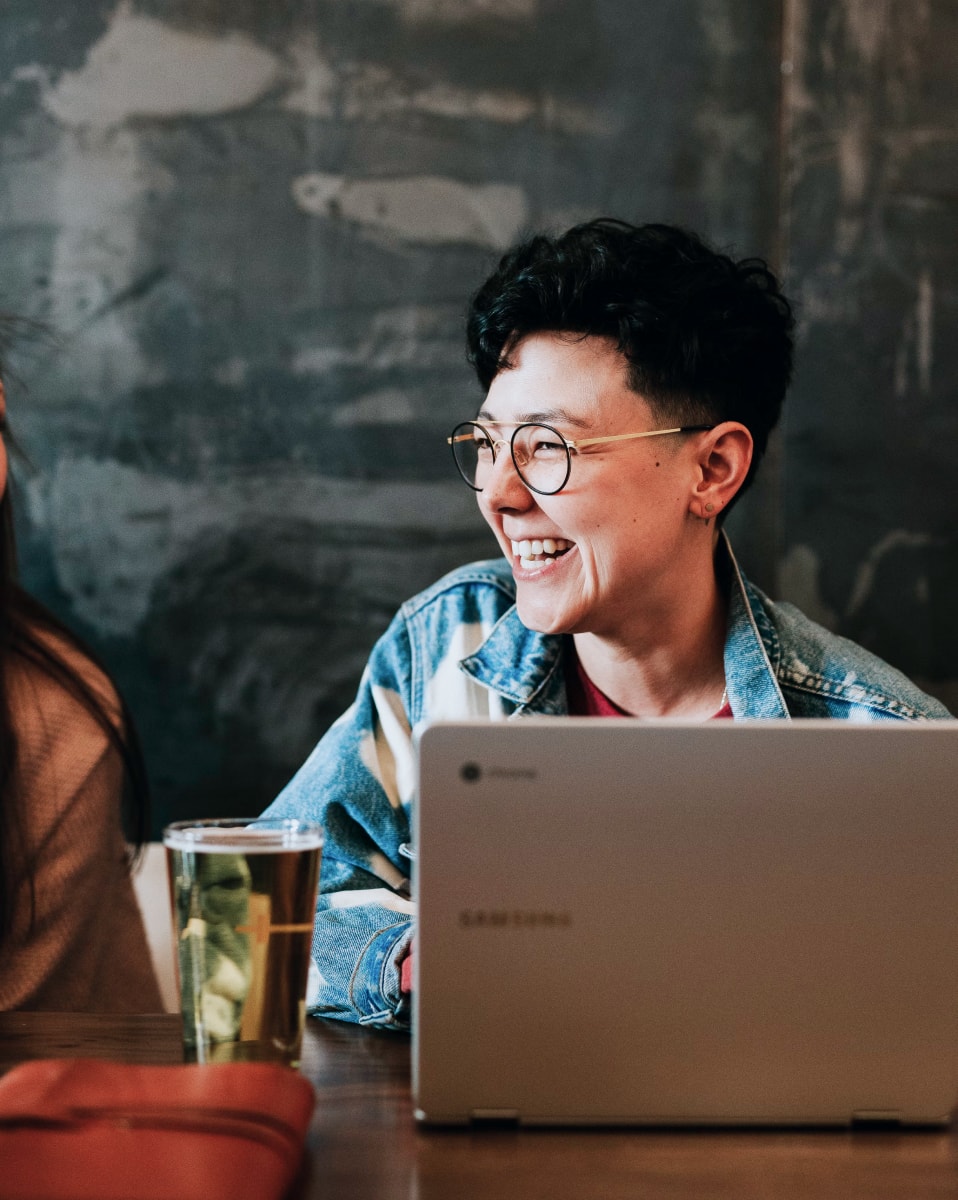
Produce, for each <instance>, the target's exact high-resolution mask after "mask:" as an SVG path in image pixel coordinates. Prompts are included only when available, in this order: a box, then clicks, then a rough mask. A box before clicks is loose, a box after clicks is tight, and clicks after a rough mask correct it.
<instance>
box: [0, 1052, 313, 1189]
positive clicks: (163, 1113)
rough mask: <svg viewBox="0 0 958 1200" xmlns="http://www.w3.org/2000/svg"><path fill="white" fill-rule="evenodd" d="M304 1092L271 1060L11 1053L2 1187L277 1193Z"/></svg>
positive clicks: (2, 1118) (300, 1122)
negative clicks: (192, 1061)
mask: <svg viewBox="0 0 958 1200" xmlns="http://www.w3.org/2000/svg"><path fill="white" fill-rule="evenodd" d="M314 1103H315V1096H314V1094H313V1089H312V1086H311V1085H310V1083H309V1081H308V1080H306V1079H304V1078H303V1076H302V1075H300V1074H299V1073H298V1072H296V1071H294V1070H292V1069H291V1068H289V1067H280V1066H275V1065H272V1064H269V1063H223V1064H211V1065H204V1066H198V1065H184V1066H170V1067H147V1066H134V1065H131V1064H128V1063H115V1062H102V1061H100V1060H99V1059H82V1058H68V1059H38V1060H36V1061H34V1062H26V1063H21V1064H20V1065H19V1066H17V1067H14V1068H13V1069H12V1070H11V1071H8V1072H7V1074H6V1075H4V1076H3V1078H0V1197H3V1200H221V1198H222V1200H237V1197H241V1196H251V1197H256V1200H279V1198H280V1197H282V1196H283V1195H284V1194H285V1193H286V1192H287V1190H288V1189H289V1188H290V1186H291V1184H292V1183H293V1180H294V1179H295V1178H296V1175H297V1172H298V1169H299V1166H300V1163H301V1161H302V1157H303V1147H304V1144H305V1137H306V1130H307V1128H308V1127H309V1120H310V1116H311V1115H312V1111H313V1105H314Z"/></svg>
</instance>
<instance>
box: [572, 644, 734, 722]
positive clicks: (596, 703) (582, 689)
mask: <svg viewBox="0 0 958 1200" xmlns="http://www.w3.org/2000/svg"><path fill="white" fill-rule="evenodd" d="M565 690H566V698H567V701H568V705H569V716H570V717H628V716H630V714H629V713H627V712H626V711H625V709H624V708H619V706H618V704H614V703H613V702H612V701H611V700H610V699H609V697H608V696H607V695H606V694H605V693H604V692H600V691H599V689H598V688H597V687H596V686H595V684H594V683H593V682H592V680H591V679H590V678H589V676H588V675H586V673H585V671H584V670H583V669H582V663H581V662H580V661H579V656H578V654H576V652H575V646H574V644H573V643H572V640H571V638H570V640H569V645H568V646H567V647H566V660H565ZM722 717H724V718H728V719H731V718H732V706H731V704H729V702H728V700H726V701H725V703H724V704H723V705H722V707H721V708H720V709H719V710H718V712H717V713H715V714H714V716H713V717H712V718H711V719H712V720H713V721H715V720H718V719H719V718H722Z"/></svg>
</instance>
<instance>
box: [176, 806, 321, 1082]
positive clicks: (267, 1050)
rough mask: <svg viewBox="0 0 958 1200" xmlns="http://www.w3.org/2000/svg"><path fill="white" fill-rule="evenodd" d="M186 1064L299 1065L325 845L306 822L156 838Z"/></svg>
mask: <svg viewBox="0 0 958 1200" xmlns="http://www.w3.org/2000/svg"><path fill="white" fill-rule="evenodd" d="M163 841H164V844H165V846H166V853H167V863H168V866H169V878H170V900H171V903H172V907H173V928H174V931H175V935H176V939H177V954H176V962H177V974H178V979H179V989H180V999H181V1007H182V1012H183V1042H184V1057H185V1058H186V1060H187V1061H193V1062H235V1061H240V1060H255V1061H263V1060H266V1061H274V1062H282V1063H286V1064H288V1065H290V1066H298V1065H299V1057H300V1048H301V1046H302V1040H303V1025H304V1022H305V1015H306V979H307V975H308V973H309V960H310V948H311V945H312V933H313V917H314V913H315V909H316V889H317V886H318V883H319V867H320V858H321V854H322V844H323V843H322V835H321V832H320V829H319V827H318V826H316V825H310V824H307V823H305V822H303V821H295V820H278V819H277V820H272V819H260V820H256V821H246V820H219V821H180V822H177V823H176V824H173V825H170V826H168V827H167V828H166V829H165V830H164V832H163Z"/></svg>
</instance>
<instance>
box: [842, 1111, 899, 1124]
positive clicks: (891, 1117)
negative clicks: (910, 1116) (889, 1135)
mask: <svg viewBox="0 0 958 1200" xmlns="http://www.w3.org/2000/svg"><path fill="white" fill-rule="evenodd" d="M851 1124H852V1127H853V1128H858V1129H861V1128H862V1127H866V1128H868V1129H897V1128H898V1127H899V1126H900V1125H901V1124H902V1119H901V1113H900V1112H899V1111H898V1110H897V1109H894V1108H859V1109H857V1110H856V1111H855V1112H853V1113H852V1120H851Z"/></svg>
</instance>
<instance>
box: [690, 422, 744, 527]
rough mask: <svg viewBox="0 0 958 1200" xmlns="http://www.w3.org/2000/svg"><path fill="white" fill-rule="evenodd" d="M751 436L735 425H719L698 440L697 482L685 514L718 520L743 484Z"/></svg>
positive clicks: (726, 423)
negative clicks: (687, 512)
mask: <svg viewBox="0 0 958 1200" xmlns="http://www.w3.org/2000/svg"><path fill="white" fill-rule="evenodd" d="M752 449H753V442H752V435H751V433H749V431H748V429H746V427H745V426H744V425H741V424H740V423H739V422H738V421H723V422H722V423H721V425H716V426H715V428H714V429H711V430H709V432H708V434H707V435H706V436H705V437H703V438H702V441H701V443H700V445H699V455H698V471H699V474H698V479H697V482H696V484H695V488H694V491H693V494H692V497H691V499H690V501H689V512H690V513H691V514H692V516H693V517H698V518H699V519H700V520H702V521H710V520H711V519H712V517H718V516H720V515H721V514H722V513H723V512H724V511H725V509H726V508H728V506H729V504H731V502H732V500H733V499H734V497H735V494H736V493H737V492H738V490H739V489H740V488H741V486H742V484H743V483H744V482H745V476H746V475H747V474H748V469H749V467H750V466H751V463H752Z"/></svg>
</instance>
